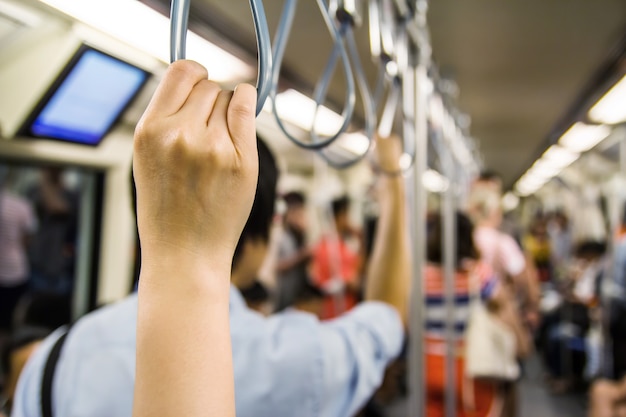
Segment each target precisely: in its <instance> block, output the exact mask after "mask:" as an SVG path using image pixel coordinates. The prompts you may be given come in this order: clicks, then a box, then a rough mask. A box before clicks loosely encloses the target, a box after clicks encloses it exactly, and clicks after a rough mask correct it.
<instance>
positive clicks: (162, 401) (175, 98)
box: [133, 61, 258, 417]
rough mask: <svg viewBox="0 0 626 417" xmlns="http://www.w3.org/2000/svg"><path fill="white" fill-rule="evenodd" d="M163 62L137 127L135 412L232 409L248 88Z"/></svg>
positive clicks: (250, 109)
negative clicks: (233, 283)
mask: <svg viewBox="0 0 626 417" xmlns="http://www.w3.org/2000/svg"><path fill="white" fill-rule="evenodd" d="M207 76H208V75H207V71H206V69H205V68H203V67H202V66H201V65H199V64H197V63H194V62H191V61H178V62H175V63H174V64H172V65H170V68H169V69H168V71H167V73H166V74H165V77H164V78H163V80H162V81H161V84H160V85H159V87H158V88H157V91H156V92H155V94H154V97H153V98H152V101H151V102H150V105H149V106H148V108H147V110H146V112H145V113H144V115H143V117H142V119H141V121H140V122H139V124H138V126H137V129H136V131H135V145H134V159H133V166H134V175H135V182H136V186H137V214H138V227H139V236H140V239H141V246H142V268H141V274H140V284H139V311H138V318H137V368H136V371H137V374H136V384H135V398H134V404H133V416H134V417H144V416H146V417H147V416H150V417H152V416H163V417H169V416H172V417H174V416H176V417H177V416H187V417H195V416H198V417H199V416H203V417H205V416H219V417H225V416H234V415H235V406H234V384H233V371H232V357H231V346H230V332H229V321H228V320H229V319H228V310H229V302H228V300H229V291H230V268H231V263H232V257H233V253H234V250H235V246H236V244H237V240H238V238H239V235H240V233H241V231H242V229H243V226H244V224H245V222H246V219H247V218H248V215H249V213H250V208H251V206H252V202H253V199H254V192H255V186H256V181H257V175H258V162H257V161H258V160H257V150H256V139H255V122H254V108H255V98H256V93H255V90H254V88H253V87H252V86H249V85H240V86H239V87H238V88H237V89H236V91H235V92H234V93H232V92H228V91H222V90H221V89H220V88H219V86H218V85H217V84H215V83H213V82H211V81H209V80H208V79H207Z"/></svg>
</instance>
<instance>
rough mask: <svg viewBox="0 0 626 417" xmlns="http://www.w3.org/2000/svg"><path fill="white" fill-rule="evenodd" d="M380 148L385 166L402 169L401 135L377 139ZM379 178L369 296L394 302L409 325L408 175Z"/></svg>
mask: <svg viewBox="0 0 626 417" xmlns="http://www.w3.org/2000/svg"><path fill="white" fill-rule="evenodd" d="M376 152H377V156H378V163H379V164H380V166H381V168H383V169H384V170H385V171H387V172H398V171H399V170H400V156H401V154H402V149H401V141H400V140H399V139H398V138H397V137H391V138H383V139H381V138H379V139H377V141H376ZM378 180H379V181H380V183H379V184H378V186H379V187H378V199H379V205H380V216H379V219H378V226H377V229H376V235H375V237H374V247H373V250H372V256H371V259H370V264H369V266H368V268H367V281H366V288H365V299H366V300H377V301H383V302H385V303H388V304H390V305H392V306H393V307H395V308H396V309H397V310H398V313H399V314H400V317H401V318H402V321H403V323H404V324H405V325H406V323H407V316H408V297H409V296H408V294H409V285H410V274H411V261H410V253H409V251H410V248H409V235H408V230H409V224H408V222H407V207H406V196H405V187H404V178H403V177H402V176H401V175H387V174H384V175H381V176H380V178H379V179H378Z"/></svg>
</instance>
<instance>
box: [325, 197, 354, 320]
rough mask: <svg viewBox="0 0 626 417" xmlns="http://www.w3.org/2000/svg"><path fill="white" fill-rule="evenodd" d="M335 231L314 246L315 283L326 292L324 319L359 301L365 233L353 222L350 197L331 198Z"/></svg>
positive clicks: (332, 316) (347, 308) (335, 315)
mask: <svg viewBox="0 0 626 417" xmlns="http://www.w3.org/2000/svg"><path fill="white" fill-rule="evenodd" d="M332 210H333V220H334V226H335V230H336V234H334V233H333V234H329V235H326V236H324V237H322V239H321V240H320V241H319V243H318V244H317V245H316V246H315V248H314V250H313V265H312V276H313V281H314V284H315V285H316V286H318V287H320V288H322V289H323V290H324V292H325V293H326V296H325V299H324V308H323V310H322V319H332V318H334V317H337V316H338V315H340V314H341V313H343V312H345V311H348V310H350V309H351V308H352V307H354V305H355V304H356V303H357V301H358V293H359V289H360V280H361V279H360V278H361V277H360V274H361V267H362V264H363V257H362V255H361V249H362V248H363V244H362V234H361V233H360V232H359V231H358V230H356V229H355V228H354V227H352V225H351V224H350V220H349V211H350V200H349V198H348V197H346V196H344V197H341V198H338V199H336V200H334V201H333V202H332Z"/></svg>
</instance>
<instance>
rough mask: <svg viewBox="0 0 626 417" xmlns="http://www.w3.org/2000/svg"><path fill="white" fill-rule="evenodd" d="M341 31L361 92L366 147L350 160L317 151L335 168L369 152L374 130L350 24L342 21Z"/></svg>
mask: <svg viewBox="0 0 626 417" xmlns="http://www.w3.org/2000/svg"><path fill="white" fill-rule="evenodd" d="M341 33H342V35H343V38H344V40H345V42H346V44H347V47H348V51H349V53H350V59H351V60H352V64H353V65H352V66H353V68H354V73H355V77H356V81H357V85H358V87H359V93H360V94H361V100H362V102H363V110H364V115H365V129H364V130H365V136H366V137H367V139H368V144H367V149H366V150H365V152H363V153H362V154H360V155H358V156H356V157H355V158H352V159H350V160H344V161H336V160H334V159H333V158H332V156H331V154H330V152H331V149H330V148H325V149H322V150H320V151H319V154H320V156H321V157H322V158H323V159H324V160H325V161H326V162H327V163H328V164H329V165H330V166H332V167H333V168H336V169H345V168H349V167H351V166H353V165H354V164H356V163H357V162H359V161H361V160H362V159H363V158H365V156H366V155H367V154H368V153H369V150H370V149H371V147H372V143H373V140H372V138H373V136H374V130H375V129H376V107H375V105H374V100H373V98H372V95H371V92H370V91H369V88H368V85H367V77H366V75H365V71H364V69H363V65H362V64H361V59H360V57H359V51H358V47H357V44H356V41H355V40H354V33H353V31H352V26H351V25H349V24H347V23H344V24H343V25H342V30H341Z"/></svg>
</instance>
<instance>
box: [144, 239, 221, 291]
mask: <svg viewBox="0 0 626 417" xmlns="http://www.w3.org/2000/svg"><path fill="white" fill-rule="evenodd" d="M231 267H232V256H227V255H223V254H216V253H214V254H199V253H194V252H190V251H185V250H168V251H154V250H149V249H147V248H145V249H144V248H143V247H142V254H141V273H140V282H141V283H142V285H143V284H147V285H146V286H153V285H154V286H156V288H170V289H173V288H179V287H186V288H189V287H193V288H197V289H199V290H200V289H206V290H209V291H223V290H228V289H229V288H230V274H231Z"/></svg>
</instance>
